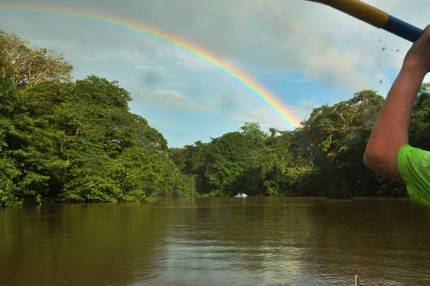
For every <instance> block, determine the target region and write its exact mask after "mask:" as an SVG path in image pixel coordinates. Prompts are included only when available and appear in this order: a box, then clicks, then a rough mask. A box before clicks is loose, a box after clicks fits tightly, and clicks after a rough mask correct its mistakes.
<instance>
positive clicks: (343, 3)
mask: <svg viewBox="0 0 430 286" xmlns="http://www.w3.org/2000/svg"><path fill="white" fill-rule="evenodd" d="M307 1H311V2H318V3H322V4H326V5H329V6H331V7H333V8H335V9H338V10H340V11H342V12H345V13H347V14H349V15H351V16H353V17H355V18H358V19H360V20H362V21H364V22H366V23H368V24H371V25H373V26H375V27H378V28H382V29H384V30H386V31H388V32H391V33H393V34H395V35H397V36H399V37H402V38H404V39H406V40H409V41H411V42H415V41H416V40H418V38H419V37H420V36H421V34H422V33H423V30H421V29H419V28H417V27H415V26H413V25H411V24H409V23H406V22H404V21H402V20H400V19H398V18H396V17H393V16H391V15H389V14H388V13H386V12H384V11H382V10H380V9H378V8H376V7H373V6H371V5H369V4H366V3H364V2H362V1H359V0H307Z"/></svg>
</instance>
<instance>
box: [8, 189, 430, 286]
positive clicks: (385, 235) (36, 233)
mask: <svg viewBox="0 0 430 286" xmlns="http://www.w3.org/2000/svg"><path fill="white" fill-rule="evenodd" d="M355 274H358V275H360V278H361V280H362V282H363V284H364V285H367V283H369V282H376V281H385V282H386V283H389V284H390V285H430V208H426V207H421V206H417V205H414V204H412V203H410V202H409V201H408V200H395V199H353V200H331V199H322V198H253V197H249V198H247V199H234V198H214V199H161V200H158V201H156V202H153V203H145V204H116V205H115V204H114V205H111V204H89V205H84V204H82V205H80V204H77V205H67V204H53V205H48V206H42V207H18V208H6V209H0V285H8V286H14V285H20V286H21V285H32V286H38V285H44V286H46V285H209V286H210V285H278V286H280V285H285V286H287V285H304V286H312V285H318V286H321V285H353V281H354V275H355Z"/></svg>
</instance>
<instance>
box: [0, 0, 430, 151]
mask: <svg viewBox="0 0 430 286" xmlns="http://www.w3.org/2000/svg"><path fill="white" fill-rule="evenodd" d="M10 1H11V2H13V3H21V2H22V3H26V2H25V1H20V0H13V1H12V0H10ZM366 2H368V3H370V4H374V5H375V6H377V7H380V8H381V9H385V10H386V11H388V12H390V13H391V14H392V15H395V16H397V17H399V18H402V19H404V20H406V21H410V22H411V23H413V24H415V25H417V26H420V27H424V26H425V25H426V24H427V21H426V17H427V15H429V14H430V5H429V4H428V1H424V0H415V1H413V0H411V1H403V0H390V1H387V0H386V1H382V0H379V1H366ZM0 3H10V2H8V1H5V0H0ZM27 3H28V2H27ZM31 3H33V4H35V3H39V4H43V5H49V4H56V5H67V6H73V7H78V8H80V9H84V10H87V11H98V12H104V13H109V14H112V15H116V16H119V17H123V18H127V19H130V20H133V21H137V22H143V23H147V24H150V25H152V26H154V27H157V28H159V29H161V30H164V31H167V32H170V33H172V34H174V35H176V36H179V37H181V38H184V39H187V40H188V41H190V42H193V43H195V44H197V45H198V46H201V47H203V48H204V49H206V50H208V51H210V52H211V53H213V54H216V55H217V56H219V57H221V58H222V59H223V60H225V61H226V62H228V63H229V64H230V65H233V66H234V67H236V68H237V69H239V70H240V71H242V72H244V73H247V74H249V75H251V76H252V77H253V78H255V79H256V80H257V81H258V82H259V83H260V84H262V85H263V86H264V87H266V88H267V89H269V90H270V91H272V92H273V93H274V94H275V95H276V96H277V97H279V98H280V99H281V100H282V101H283V102H284V103H285V104H286V105H287V106H289V107H290V109H291V110H292V111H293V112H294V113H295V114H296V115H297V116H298V117H300V118H301V119H305V118H306V117H307V116H308V115H309V113H310V112H311V111H312V109H313V108H315V107H317V106H320V105H322V104H332V103H335V102H338V101H340V100H345V99H348V98H350V97H351V96H353V94H354V93H355V92H357V91H359V90H361V89H374V90H377V91H378V92H379V93H380V94H381V95H385V94H386V93H387V91H388V89H389V86H390V83H391V82H392V81H393V79H394V77H395V75H396V72H397V70H398V69H399V68H400V65H401V63H402V59H403V56H404V54H405V52H406V51H407V49H408V47H409V46H410V44H409V43H408V42H406V41H404V40H402V39H400V38H397V37H396V36H393V35H390V34H388V33H386V32H384V31H382V30H378V29H376V28H373V27H371V26H369V25H367V24H365V23H362V22H360V21H358V20H355V19H353V18H351V17H349V16H346V15H344V14H342V13H340V12H338V11H336V10H333V9H330V8H328V7H325V6H322V5H319V4H315V3H309V2H307V1H302V0H217V1H213V0H151V1H149V0H139V1H137V0H123V1H114V0H88V1H83V0H69V1H65V0H57V1H52V0H32V1H31ZM0 13H1V14H0V28H1V29H3V30H5V31H8V32H13V33H16V34H18V35H19V36H21V37H23V38H25V39H27V40H28V41H29V43H30V44H31V45H32V46H36V47H46V48H49V49H52V50H54V51H56V52H58V53H61V54H63V55H64V56H65V57H66V58H67V59H68V60H69V61H70V62H71V63H72V64H73V66H74V72H73V75H74V77H75V78H77V79H80V78H84V77H86V76H88V75H91V74H95V75H99V76H103V77H106V78H107V79H109V80H117V81H118V82H119V83H120V85H121V86H122V87H124V88H126V89H127V90H128V91H129V92H130V93H131V96H132V98H133V101H132V102H130V108H131V111H132V112H134V113H137V114H139V115H142V116H143V117H145V118H146V119H147V120H148V121H149V123H150V125H151V126H153V127H155V128H156V129H158V130H159V131H160V132H161V133H162V134H163V135H164V136H165V138H166V139H167V140H168V142H169V146H170V147H177V146H183V145H186V144H192V143H193V142H195V141H197V140H201V141H208V140H210V138H211V137H217V136H220V135H221V134H223V133H225V132H229V131H234V130H237V129H239V127H240V126H241V125H243V123H244V122H246V121H252V122H257V123H259V124H260V125H261V126H262V128H263V129H265V130H267V129H268V128H270V127H275V128H278V129H281V130H290V129H291V128H292V127H291V126H290V125H289V124H288V122H286V121H285V119H284V118H282V117H281V116H279V115H278V114H277V113H275V112H274V111H273V110H271V109H270V108H269V107H268V106H267V105H265V104H263V103H262V102H261V100H259V99H258V98H255V97H254V96H253V95H252V94H249V93H247V92H246V91H245V90H243V89H242V88H241V87H240V86H238V85H237V84H236V83H234V81H232V80H231V79H228V78H226V77H225V76H222V75H220V73H219V72H217V71H216V69H215V68H214V67H213V66H211V65H209V64H207V63H206V62H204V61H202V60H201V59H199V58H196V57H194V56H191V55H189V54H186V53H184V52H182V51H180V50H178V49H175V48H174V47H172V46H169V45H166V44H163V43H161V42H159V41H157V40H154V39H150V38H148V37H145V36H143V35H141V34H136V33H132V32H130V31H127V30H125V29H121V28H118V27H115V26H113V25H108V24H103V23H96V22H92V21H88V20H83V19H77V18H65V17H62V16H55V15H47V14H28V13H19V12H10V11H9V12H5V11H2V12H0Z"/></svg>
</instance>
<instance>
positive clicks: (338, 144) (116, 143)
mask: <svg viewBox="0 0 430 286" xmlns="http://www.w3.org/2000/svg"><path fill="white" fill-rule="evenodd" d="M71 71H72V66H71V65H70V64H69V63H68V62H67V61H66V60H65V59H64V58H63V57H62V56H59V55H57V54H55V53H53V52H50V51H48V50H46V49H36V48H30V47H28V45H27V44H26V42H25V41H23V40H22V39H20V38H19V37H17V36H15V35H12V34H8V33H6V32H1V31H0V206H11V205H15V204H18V203H21V202H23V201H30V202H34V203H42V202H43V201H44V200H46V199H49V198H52V199H55V200H58V201H65V202H115V201H141V200H145V199H147V198H149V197H152V196H158V195H164V196H192V195H196V196H232V195H234V194H235V193H237V192H245V193H247V194H249V195H264V196H285V195H303V196H331V197H351V196H404V195H405V191H404V188H403V187H402V186H401V185H399V184H396V183H393V182H391V181H389V180H386V179H384V178H382V177H380V176H378V175H376V174H374V173H372V172H370V171H369V170H367V169H366V168H365V167H364V166H363V164H362V154H363V152H364V148H365V145H366V142H367V139H368V137H369V134H370V131H371V128H372V125H373V122H374V120H375V118H376V115H377V112H378V110H379V109H380V107H381V106H382V103H383V101H384V99H383V97H382V96H380V95H378V94H377V93H376V92H375V91H373V90H363V91H360V92H357V93H356V94H355V95H354V96H353V97H352V98H350V99H349V100H346V101H342V102H339V103H336V104H334V105H323V106H320V107H318V108H315V109H314V110H313V111H312V113H311V114H310V116H309V118H308V119H306V120H304V121H303V122H302V126H301V127H299V128H296V129H295V130H293V131H281V130H276V129H273V128H272V129H269V130H268V131H267V132H266V131H263V130H261V128H260V127H259V125H258V124H257V123H251V122H248V123H245V124H244V125H243V126H242V127H241V128H240V130H238V131H235V132H229V133H226V134H224V135H222V136H220V137H218V138H212V139H211V140H210V142H207V143H203V142H200V141H198V142H195V143H194V144H192V145H187V146H184V147H183V148H172V149H169V148H168V146H167V142H166V140H165V139H164V137H163V136H162V134H160V133H159V132H158V131H157V130H155V129H154V128H152V127H150V126H149V124H148V122H147V121H146V120H145V119H144V118H143V117H141V116H139V115H136V114H133V113H131V112H130V111H129V107H128V102H129V101H130V100H131V98H130V95H129V93H128V92H127V91H126V90H124V89H123V88H121V87H120V86H119V85H118V83H117V82H111V81H108V80H106V79H104V78H100V77H97V76H89V77H87V78H85V79H82V80H74V79H73V78H72V77H71ZM427 88H428V85H427V84H425V85H423V86H422V88H421V89H420V91H419V93H418V95H417V102H416V105H415V108H414V111H413V115H412V118H411V144H413V145H415V146H419V147H422V148H430V138H429V137H430V135H429V134H430V132H429V131H430V93H429V92H428V90H427Z"/></svg>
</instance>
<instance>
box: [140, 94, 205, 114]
mask: <svg viewBox="0 0 430 286" xmlns="http://www.w3.org/2000/svg"><path fill="white" fill-rule="evenodd" d="M132 97H133V100H136V101H138V102H140V103H142V104H144V105H153V106H158V107H167V108H172V109H175V110H179V111H190V110H191V111H201V112H212V111H213V107H212V106H211V105H209V104H207V103H205V102H202V101H199V100H196V99H195V98H193V97H190V96H186V95H184V94H182V93H180V92H179V91H176V90H139V91H137V92H134V93H133V94H132Z"/></svg>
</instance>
